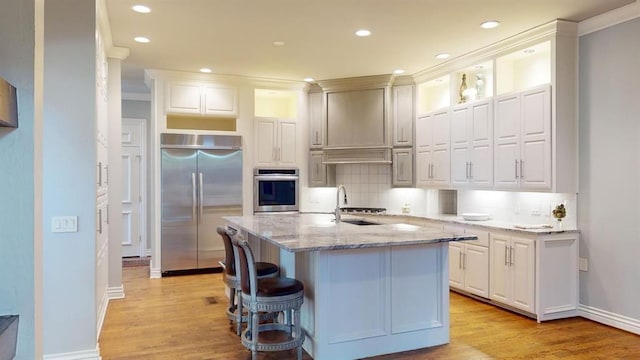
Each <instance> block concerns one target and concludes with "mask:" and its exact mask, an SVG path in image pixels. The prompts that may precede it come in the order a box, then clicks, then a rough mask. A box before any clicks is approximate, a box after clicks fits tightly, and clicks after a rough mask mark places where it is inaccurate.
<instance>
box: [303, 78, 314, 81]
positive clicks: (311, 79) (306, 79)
mask: <svg viewBox="0 0 640 360" xmlns="http://www.w3.org/2000/svg"><path fill="white" fill-rule="evenodd" d="M304 81H306V82H314V81H315V79H314V78H312V77H306V78H304Z"/></svg>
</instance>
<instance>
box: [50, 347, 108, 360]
mask: <svg viewBox="0 0 640 360" xmlns="http://www.w3.org/2000/svg"><path fill="white" fill-rule="evenodd" d="M42 359H43V360H101V359H102V358H101V357H100V346H99V345H96V348H95V349H93V350H81V351H71V352H67V353H59V354H48V355H43V356H42Z"/></svg>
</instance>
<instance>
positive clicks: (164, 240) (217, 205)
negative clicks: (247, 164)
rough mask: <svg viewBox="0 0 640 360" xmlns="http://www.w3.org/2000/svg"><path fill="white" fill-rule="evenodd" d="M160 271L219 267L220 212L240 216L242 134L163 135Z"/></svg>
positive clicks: (223, 214) (222, 256)
mask: <svg viewBox="0 0 640 360" xmlns="http://www.w3.org/2000/svg"><path fill="white" fill-rule="evenodd" d="M160 144H161V145H160V147H161V154H162V163H161V166H162V169H161V177H162V183H161V202H162V210H161V217H162V230H161V244H162V245H161V246H162V248H161V253H162V262H161V266H160V268H161V271H162V273H163V274H165V275H166V274H168V273H170V272H173V271H178V270H191V269H208V268H215V267H218V261H219V260H222V259H223V258H224V244H223V243H222V239H220V236H219V235H218V234H217V232H216V227H217V226H224V224H225V221H224V220H223V219H222V216H225V215H242V146H241V145H242V140H241V137H240V136H226V135H187V134H161V138H160Z"/></svg>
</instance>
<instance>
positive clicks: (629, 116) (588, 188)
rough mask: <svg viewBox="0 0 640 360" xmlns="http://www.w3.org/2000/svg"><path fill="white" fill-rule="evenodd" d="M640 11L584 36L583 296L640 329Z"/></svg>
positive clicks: (580, 214) (581, 65) (581, 113)
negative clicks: (586, 266) (585, 263)
mask: <svg viewBox="0 0 640 360" xmlns="http://www.w3.org/2000/svg"><path fill="white" fill-rule="evenodd" d="M638 34H640V19H635V20H631V21H628V22H625V23H622V24H619V25H616V26H613V27H610V28H606V29H604V30H600V31H597V32H593V33H591V34H588V35H584V36H582V37H581V38H580V43H579V46H580V53H579V56H580V57H579V59H580V63H579V81H580V90H579V103H580V105H579V119H580V120H579V121H580V130H579V135H580V137H579V141H580V188H579V197H578V200H579V202H578V206H579V207H578V225H579V227H580V232H581V246H580V256H581V257H586V258H588V260H589V271H588V272H581V273H580V302H581V303H582V304H583V305H584V306H586V307H587V309H589V310H604V311H606V312H610V313H613V314H617V315H622V316H626V317H629V318H631V319H635V320H634V321H635V324H636V325H635V326H636V331H640V306H639V305H638V304H640V281H638V279H640V261H638V258H639V256H640V206H639V204H640V120H639V119H640V118H639V117H638V116H639V115H638V114H640V101H638V99H640V71H638V64H640V47H639V46H638Z"/></svg>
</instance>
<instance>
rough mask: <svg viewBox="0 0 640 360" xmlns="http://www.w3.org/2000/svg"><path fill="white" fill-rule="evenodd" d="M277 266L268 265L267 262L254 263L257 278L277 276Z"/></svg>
mask: <svg viewBox="0 0 640 360" xmlns="http://www.w3.org/2000/svg"><path fill="white" fill-rule="evenodd" d="M278 271H280V269H278V265H276V264H272V263H268V262H261V261H259V262H256V272H257V273H258V277H262V276H267V275H271V274H278Z"/></svg>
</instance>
